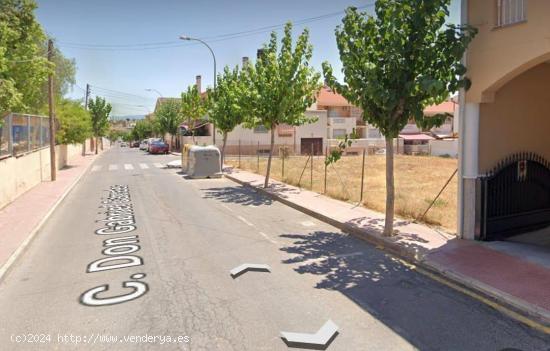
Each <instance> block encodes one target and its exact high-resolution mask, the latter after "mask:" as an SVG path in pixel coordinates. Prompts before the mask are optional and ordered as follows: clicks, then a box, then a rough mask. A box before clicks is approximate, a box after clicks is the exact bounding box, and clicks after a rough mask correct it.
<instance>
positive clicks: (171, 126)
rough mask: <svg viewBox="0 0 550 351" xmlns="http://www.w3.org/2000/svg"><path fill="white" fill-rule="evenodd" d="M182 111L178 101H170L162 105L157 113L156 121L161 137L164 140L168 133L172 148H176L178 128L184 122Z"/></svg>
mask: <svg viewBox="0 0 550 351" xmlns="http://www.w3.org/2000/svg"><path fill="white" fill-rule="evenodd" d="M180 109H181V106H180V104H179V103H178V102H177V101H176V100H171V99H170V100H167V101H165V102H163V103H162V104H160V106H159V108H158V111H157V112H155V117H156V118H155V120H156V123H157V128H158V131H159V132H160V134H161V137H162V138H163V139H164V136H165V135H166V133H169V134H170V148H172V147H173V146H174V136H175V135H177V134H178V127H179V125H180V123H181V120H182V117H181V113H180Z"/></svg>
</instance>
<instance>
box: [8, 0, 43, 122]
mask: <svg viewBox="0 0 550 351" xmlns="http://www.w3.org/2000/svg"><path fill="white" fill-rule="evenodd" d="M35 9H36V4H35V2H34V1H30V0H2V1H0V112H9V111H13V110H19V111H24V112H26V113H37V112H39V111H40V109H41V108H42V107H43V104H44V101H45V100H46V99H45V98H44V93H45V90H44V85H45V83H46V81H47V79H48V74H49V73H50V71H51V70H52V69H53V65H52V64H50V63H49V62H48V60H47V58H46V49H45V42H46V39H47V38H46V35H45V33H44V31H43V30H42V28H41V26H40V24H39V23H38V22H37V21H36V18H35V16H34V10H35Z"/></svg>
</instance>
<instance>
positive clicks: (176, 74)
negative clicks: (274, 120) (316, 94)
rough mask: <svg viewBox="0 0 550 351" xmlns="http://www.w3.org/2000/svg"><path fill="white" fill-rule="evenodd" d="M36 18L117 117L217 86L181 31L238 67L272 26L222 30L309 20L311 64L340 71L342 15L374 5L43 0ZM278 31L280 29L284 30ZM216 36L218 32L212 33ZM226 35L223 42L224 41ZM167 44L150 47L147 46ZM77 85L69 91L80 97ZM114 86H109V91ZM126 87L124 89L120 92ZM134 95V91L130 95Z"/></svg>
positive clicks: (454, 10) (221, 61)
mask: <svg viewBox="0 0 550 351" xmlns="http://www.w3.org/2000/svg"><path fill="white" fill-rule="evenodd" d="M37 2H38V6H39V7H38V10H37V13H36V14H37V17H38V20H39V21H40V23H41V24H42V25H43V27H44V28H45V30H46V32H47V33H48V34H49V35H51V36H53V37H55V38H56V40H57V43H56V45H58V46H59V48H60V49H61V51H62V52H63V54H64V55H65V56H67V57H71V58H75V59H76V63H77V75H76V80H77V85H78V86H79V87H80V88H85V86H86V83H89V84H91V85H92V86H93V87H97V88H92V89H93V91H94V93H96V94H97V95H103V96H106V98H107V99H108V100H109V101H110V102H111V103H112V104H113V114H114V115H127V114H128V115H139V114H145V113H147V112H148V110H153V109H154V103H155V100H156V98H157V96H158V94H156V93H154V92H147V91H146V90H145V89H147V88H153V89H157V90H158V91H160V92H161V93H162V95H163V96H179V95H180V93H181V91H183V90H185V89H186V88H187V86H188V85H189V84H193V83H194V82H195V76H196V75H198V74H200V75H202V77H203V78H202V81H203V89H204V88H205V87H206V86H210V85H212V80H213V62H212V58H211V55H210V52H209V51H208V50H207V48H206V47H204V46H202V45H197V44H191V43H188V42H183V41H178V39H177V38H178V36H179V35H180V34H186V35H189V36H193V37H198V38H209V37H210V39H206V40H207V41H209V43H210V44H211V46H212V48H213V50H214V52H215V54H216V58H217V61H218V62H217V66H218V71H220V70H221V69H223V67H224V66H225V65H230V66H234V65H237V64H239V63H240V62H241V58H242V57H243V56H249V57H250V58H254V57H255V55H256V49H257V48H259V47H261V46H262V44H263V43H264V42H266V41H267V40H268V38H269V31H263V32H259V33H253V34H250V35H246V36H237V37H235V38H231V39H227V38H222V37H220V36H222V35H225V34H230V33H236V32H242V31H250V30H254V29H258V28H265V27H268V26H274V25H280V24H284V23H285V22H286V21H289V20H291V21H299V20H304V19H311V18H314V17H318V16H323V15H327V14H335V15H332V16H324V17H322V18H320V19H315V20H308V21H307V23H305V24H300V25H296V26H295V30H294V32H295V34H298V32H299V31H301V30H302V29H303V28H304V27H308V28H309V30H310V33H311V42H312V44H313V46H314V52H313V65H314V66H315V67H316V68H317V69H319V70H320V68H321V63H322V62H323V61H325V60H328V61H329V62H331V63H332V64H333V66H334V68H335V72H339V71H340V67H341V65H340V61H339V58H338V50H337V48H336V43H335V38H334V28H335V27H336V26H337V25H338V24H339V23H340V21H341V18H342V15H340V14H338V13H339V12H341V11H343V10H344V9H345V8H346V7H348V6H357V7H362V6H368V7H367V8H366V9H365V11H368V12H371V13H372V11H373V6H372V4H373V2H374V1H373V0H372V1H371V0H364V1H359V0H348V1H340V0H330V1H319V0H293V1H291V0H278V1H267V0H232V1H230V0H217V1H216V0H201V1H190V0H179V1H176V0H157V1H152V0H148V1H147V0H87V1H83V0H38V1H37ZM459 10H460V9H459V1H457V0H453V4H452V7H451V18H450V21H453V22H457V21H458V18H459V15H460V13H459ZM279 33H280V30H279ZM212 37H215V38H212ZM220 39H223V40H220ZM150 43H166V44H162V45H155V46H152V45H150V46H147V45H145V46H144V45H141V44H150ZM79 87H75V88H74V90H73V92H71V94H70V96H71V97H74V98H81V97H82V96H83V94H84V93H83V91H82V90H81V89H80V88H79ZM102 88H104V89H110V90H112V91H107V90H104V89H102ZM114 91H120V92H124V93H126V94H122V93H118V92H114ZM128 94H133V95H128Z"/></svg>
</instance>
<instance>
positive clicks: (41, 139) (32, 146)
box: [0, 113, 50, 158]
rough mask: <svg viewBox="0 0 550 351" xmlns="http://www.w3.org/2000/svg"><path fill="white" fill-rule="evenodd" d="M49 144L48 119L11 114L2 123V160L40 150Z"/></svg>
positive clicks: (0, 146) (0, 139) (0, 143)
mask: <svg viewBox="0 0 550 351" xmlns="http://www.w3.org/2000/svg"><path fill="white" fill-rule="evenodd" d="M49 142H50V130H49V119H48V117H45V116H35V115H25V114H17V113H11V114H9V115H7V116H5V117H3V118H2V120H1V121H0V158H5V157H9V156H17V155H20V154H24V153H28V152H31V151H34V150H38V149H40V148H43V147H46V146H48V145H49Z"/></svg>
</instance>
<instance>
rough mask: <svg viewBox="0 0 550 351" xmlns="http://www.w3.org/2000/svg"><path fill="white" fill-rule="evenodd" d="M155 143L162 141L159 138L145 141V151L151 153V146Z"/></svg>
mask: <svg viewBox="0 0 550 351" xmlns="http://www.w3.org/2000/svg"><path fill="white" fill-rule="evenodd" d="M157 141H162V139H161V138H149V139H147V151H149V152H150V151H151V144H152V143H154V142H157Z"/></svg>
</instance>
